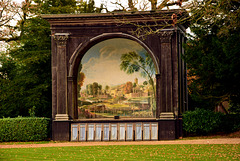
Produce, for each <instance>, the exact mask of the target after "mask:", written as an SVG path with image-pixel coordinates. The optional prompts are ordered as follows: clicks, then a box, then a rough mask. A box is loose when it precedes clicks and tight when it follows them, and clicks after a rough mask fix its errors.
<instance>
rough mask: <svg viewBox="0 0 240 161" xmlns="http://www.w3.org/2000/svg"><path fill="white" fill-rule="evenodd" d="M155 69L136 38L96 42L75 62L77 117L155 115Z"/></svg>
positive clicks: (152, 61) (146, 116) (144, 116)
mask: <svg viewBox="0 0 240 161" xmlns="http://www.w3.org/2000/svg"><path fill="white" fill-rule="evenodd" d="M157 72H158V67H156V62H155V60H154V59H153V58H152V55H151V54H149V52H148V51H147V50H146V49H145V48H144V47H143V46H142V45H140V44H139V43H138V42H136V41H133V40H130V39H127V38H110V39H106V40H103V41H100V42H98V43H96V44H95V45H93V46H91V47H90V48H89V49H88V50H87V51H86V52H85V53H84V55H83V56H82V57H81V60H80V62H79V64H78V72H77V110H78V119H93V118H114V117H123V118H154V117H156V78H155V75H156V73H157Z"/></svg>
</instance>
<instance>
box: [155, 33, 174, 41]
mask: <svg viewBox="0 0 240 161" xmlns="http://www.w3.org/2000/svg"><path fill="white" fill-rule="evenodd" d="M158 35H159V36H160V40H161V42H162V43H169V42H171V39H172V35H173V31H161V32H159V34H158Z"/></svg>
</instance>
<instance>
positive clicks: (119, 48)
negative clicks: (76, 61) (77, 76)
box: [81, 38, 146, 89]
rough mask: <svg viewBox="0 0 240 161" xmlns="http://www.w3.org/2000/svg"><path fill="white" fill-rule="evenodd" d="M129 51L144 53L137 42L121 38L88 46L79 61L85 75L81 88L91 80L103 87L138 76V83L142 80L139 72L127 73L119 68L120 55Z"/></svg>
mask: <svg viewBox="0 0 240 161" xmlns="http://www.w3.org/2000/svg"><path fill="white" fill-rule="evenodd" d="M131 51H135V52H136V53H140V54H143V53H146V50H145V49H144V48H143V47H142V46H141V45H140V44H138V43H137V42H135V41H132V40H128V39H122V38H115V39H109V40H105V41H103V42H100V43H98V44H96V45H95V46H93V47H92V48H90V49H89V50H88V51H87V53H86V54H85V55H84V57H83V59H82V61H81V63H82V70H81V72H83V73H84V74H85V76H86V78H85V80H84V84H83V87H82V89H85V88H86V85H87V84H90V83H93V82H98V83H99V84H101V85H102V86H103V87H104V86H106V85H109V86H114V85H119V84H122V83H126V82H127V81H134V79H135V78H138V80H139V83H142V82H144V81H145V79H144V78H142V77H141V76H140V74H139V73H133V74H130V75H128V74H126V72H124V71H122V70H120V64H121V60H120V58H121V55H122V54H125V53H128V52H131Z"/></svg>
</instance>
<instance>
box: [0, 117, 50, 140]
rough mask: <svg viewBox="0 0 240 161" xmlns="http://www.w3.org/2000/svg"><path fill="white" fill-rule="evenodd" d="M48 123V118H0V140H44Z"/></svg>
mask: <svg viewBox="0 0 240 161" xmlns="http://www.w3.org/2000/svg"><path fill="white" fill-rule="evenodd" d="M49 124H50V119H48V118H39V117H17V118H3V119H0V142H3V141H40V140H46V139H47V137H48V134H49Z"/></svg>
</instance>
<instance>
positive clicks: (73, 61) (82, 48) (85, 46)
mask: <svg viewBox="0 0 240 161" xmlns="http://www.w3.org/2000/svg"><path fill="white" fill-rule="evenodd" d="M114 38H123V39H129V40H132V41H135V42H137V43H138V44H140V45H141V46H142V47H143V48H144V49H145V50H146V51H147V52H148V54H150V56H151V58H152V60H153V63H154V65H155V69H156V74H159V73H160V71H159V65H158V60H157V58H156V56H155V54H154V53H153V52H152V50H150V48H149V47H148V46H147V45H146V44H145V43H144V42H142V41H141V40H139V39H138V38H136V37H134V36H132V35H130V34H126V33H122V32H116V33H102V34H100V35H98V36H95V37H93V38H91V39H90V40H89V41H88V42H85V43H80V44H79V45H78V47H77V48H76V49H75V51H74V52H73V54H72V56H71V58H70V60H69V64H70V69H69V75H68V77H74V76H75V75H76V74H77V73H74V71H76V68H78V65H79V64H78V63H79V62H78V61H77V59H78V58H79V56H80V55H82V54H81V53H86V52H87V51H88V50H89V49H90V48H91V47H93V46H94V45H96V44H98V43H100V42H102V41H104V40H108V39H114Z"/></svg>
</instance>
